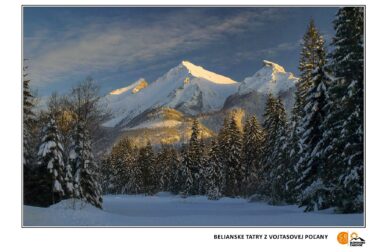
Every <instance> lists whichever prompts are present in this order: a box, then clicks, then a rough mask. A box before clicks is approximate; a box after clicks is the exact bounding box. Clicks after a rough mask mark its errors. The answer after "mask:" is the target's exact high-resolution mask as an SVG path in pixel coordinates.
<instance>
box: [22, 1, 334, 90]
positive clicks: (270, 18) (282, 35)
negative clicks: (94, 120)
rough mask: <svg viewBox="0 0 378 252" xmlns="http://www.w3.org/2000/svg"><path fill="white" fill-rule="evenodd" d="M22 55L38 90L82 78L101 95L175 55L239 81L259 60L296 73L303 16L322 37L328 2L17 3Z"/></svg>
mask: <svg viewBox="0 0 378 252" xmlns="http://www.w3.org/2000/svg"><path fill="white" fill-rule="evenodd" d="M23 11H24V16H23V18H24V19H23V22H24V27H23V28H24V31H23V32H24V41H23V42H24V44H23V46H24V48H23V49H24V58H28V59H30V60H29V61H28V64H29V65H30V66H29V72H30V77H31V79H32V82H31V85H32V88H33V89H35V90H37V91H38V94H39V95H40V96H46V95H49V94H50V93H51V92H53V91H58V92H62V93H64V92H67V91H69V90H70V89H71V87H72V86H73V85H76V84H77V83H79V82H80V81H81V80H83V79H85V78H86V77H87V76H91V77H92V78H94V79H95V81H96V82H97V84H98V85H100V87H101V92H102V94H105V93H107V92H109V91H111V90H113V89H116V88H119V87H124V86H126V85H128V84H131V83H132V82H134V81H136V80H137V79H139V78H142V77H143V78H145V79H146V80H147V81H148V82H152V81H154V80H155V79H156V78H158V77H159V76H161V75H163V74H164V73H165V72H167V71H168V70H169V69H170V68H172V67H174V66H176V65H178V64H179V63H180V62H181V61H182V60H189V61H191V62H192V63H194V64H196V65H201V66H203V67H204V68H206V69H208V70H210V71H213V72H216V73H219V74H222V75H225V76H228V77H230V78H232V79H234V80H236V81H241V80H243V79H244V78H245V77H247V76H251V75H253V74H254V73H255V72H256V71H257V70H258V69H260V68H261V66H262V63H261V62H262V60H264V59H266V60H270V61H273V62H276V63H278V64H280V65H282V66H283V67H284V68H285V69H286V70H287V71H290V72H294V73H295V74H297V73H298V70H297V66H298V58H299V52H300V41H301V38H302V36H303V34H304V32H305V31H306V27H307V25H308V22H309V20H310V18H313V19H314V20H315V24H316V25H317V27H318V28H319V30H320V32H321V33H322V34H323V35H324V37H325V39H326V41H328V42H329V41H330V40H331V38H332V35H333V26H332V20H333V19H334V15H335V14H336V11H337V9H336V8H312V7H307V8H262V7H261V8H256V7H251V8H140V7H138V8H137V7H134V8H127V7H124V8H120V7H116V8H113V7H107V8H100V7H96V8H88V7H85V8H84V7H76V8H47V7H46V8H43V7H25V8H24V10H23Z"/></svg>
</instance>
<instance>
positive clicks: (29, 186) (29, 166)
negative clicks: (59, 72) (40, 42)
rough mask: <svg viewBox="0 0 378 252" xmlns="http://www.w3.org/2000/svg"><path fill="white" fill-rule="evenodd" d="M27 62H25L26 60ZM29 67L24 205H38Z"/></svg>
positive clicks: (25, 91)
mask: <svg viewBox="0 0 378 252" xmlns="http://www.w3.org/2000/svg"><path fill="white" fill-rule="evenodd" d="M24 62H25V60H24ZM27 68H28V67H27V66H24V67H23V125H22V126H23V179H24V181H23V186H24V190H23V191H24V204H33V205H35V204H38V203H37V202H36V201H35V199H36V196H37V195H38V193H36V192H34V190H35V189H36V187H35V186H36V183H37V182H36V179H37V178H38V177H37V174H36V170H35V166H36V161H37V160H36V158H35V157H36V154H37V147H38V146H37V145H38V144H39V143H38V141H39V140H38V137H37V127H36V115H35V113H34V107H35V98H34V97H33V95H32V94H31V91H30V86H29V84H30V79H29V78H28V73H27Z"/></svg>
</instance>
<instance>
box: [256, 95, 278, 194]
mask: <svg viewBox="0 0 378 252" xmlns="http://www.w3.org/2000/svg"><path fill="white" fill-rule="evenodd" d="M276 107H277V99H276V98H275V97H274V96H273V95H272V94H269V96H268V99H267V101H266V105H265V111H264V123H263V128H264V131H265V139H264V147H263V152H264V156H263V158H262V170H261V174H260V185H259V189H258V191H259V194H261V195H263V196H265V197H269V196H270V186H271V181H270V173H271V171H272V169H273V163H272V157H273V154H274V146H275V144H276V139H277V120H276V116H275V115H276Z"/></svg>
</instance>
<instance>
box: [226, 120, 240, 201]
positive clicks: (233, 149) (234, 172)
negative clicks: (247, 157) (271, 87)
mask: <svg viewBox="0 0 378 252" xmlns="http://www.w3.org/2000/svg"><path fill="white" fill-rule="evenodd" d="M226 134H227V135H228V139H227V140H228V141H227V147H228V153H227V155H226V160H225V161H226V163H225V165H226V166H227V168H226V173H225V195H226V196H230V197H235V196H240V195H241V194H242V183H243V177H244V171H243V166H242V161H241V153H242V136H241V132H240V130H239V127H238V125H237V123H236V119H235V117H234V116H232V118H231V121H230V124H229V126H228V128H227V133H226Z"/></svg>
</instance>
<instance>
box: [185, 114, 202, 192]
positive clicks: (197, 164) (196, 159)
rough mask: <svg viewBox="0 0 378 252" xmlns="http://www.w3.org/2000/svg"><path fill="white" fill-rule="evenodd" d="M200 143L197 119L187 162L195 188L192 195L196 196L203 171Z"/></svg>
mask: <svg viewBox="0 0 378 252" xmlns="http://www.w3.org/2000/svg"><path fill="white" fill-rule="evenodd" d="M202 147H203V146H202V144H201V141H200V129H199V123H198V120H197V119H194V120H193V125H192V135H191V137H190V140H189V145H188V152H187V155H188V156H187V162H188V168H189V170H190V173H191V175H192V180H193V186H192V190H191V194H193V195H196V194H199V193H200V178H201V174H200V171H201V170H202V154H203V148H202Z"/></svg>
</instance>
